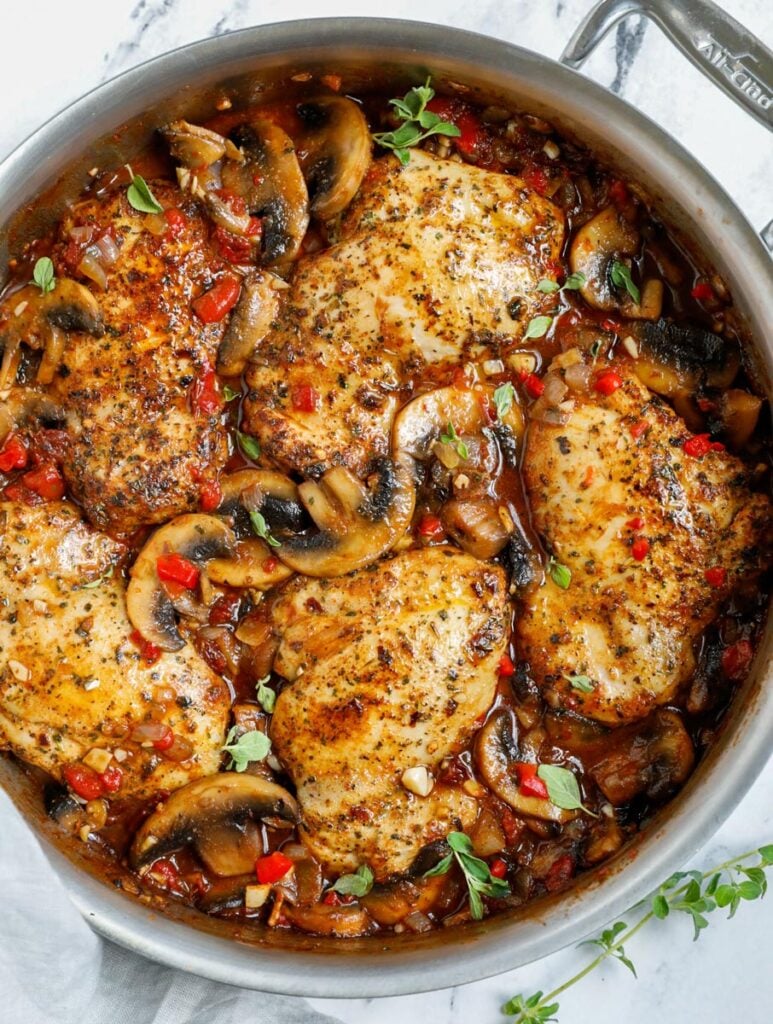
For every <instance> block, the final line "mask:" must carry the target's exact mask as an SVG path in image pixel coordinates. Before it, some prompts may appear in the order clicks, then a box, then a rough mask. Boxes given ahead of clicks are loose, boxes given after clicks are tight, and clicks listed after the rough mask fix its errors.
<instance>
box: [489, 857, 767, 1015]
mask: <svg viewBox="0 0 773 1024" xmlns="http://www.w3.org/2000/svg"><path fill="white" fill-rule="evenodd" d="M752 857H758V858H759V860H758V862H757V863H756V864H752V865H748V864H746V863H745V862H746V861H748V860H750V859H751V858H752ZM770 867H773V843H771V844H768V845H766V846H761V847H760V848H759V849H757V850H749V851H748V852H746V853H742V854H739V855H738V856H737V857H733V858H732V859H731V860H726V861H724V863H722V864H718V865H717V866H716V867H714V868H711V869H710V870H709V871H704V872H700V871H677V872H676V873H675V874H673V875H671V877H670V878H667V879H666V881H665V882H663V884H662V885H661V886H660V887H659V888H658V889H657V890H656V891H655V892H654V893H652V894H651V895H650V896H648V897H647V898H646V899H645V900H643V901H642V902H641V903H639V904H637V906H636V907H633V908H632V910H637V909H639V910H641V909H643V908H647V909H646V910H645V911H644V913H643V914H642V916H641V917H640V918H639V920H638V921H637V922H636V923H635V924H633V925H628V924H627V923H626V922H625V921H618V922H616V923H615V924H614V925H612V926H611V927H610V928H606V929H605V930H604V931H603V932H602V933H601V935H600V936H599V937H598V938H597V939H589V940H587V941H586V942H583V943H581V945H583V946H584V945H592V946H596V947H598V948H599V949H600V950H601V952H600V953H598V954H597V956H595V957H594V958H593V960H591V961H590V962H589V963H587V964H586V965H585V966H584V967H583V968H582V970H580V971H578V972H577V973H576V974H573V975H572V977H571V978H569V979H567V981H565V982H564V983H563V984H562V985H558V986H557V987H556V988H554V989H552V990H551V991H550V992H546V993H543V992H535V993H533V994H532V995H530V996H524V995H517V996H513V998H512V999H509V1000H508V1001H507V1002H506V1003H505V1004H504V1006H503V1007H502V1013H504V1014H505V1015H506V1016H508V1017H513V1018H514V1020H513V1021H512V1022H511V1024H549V1022H551V1021H557V1020H558V1017H557V1016H556V1014H557V1013H558V1010H559V1003H558V1002H556V1000H557V998H558V996H560V995H562V994H563V993H564V992H566V990H567V989H568V988H571V987H572V986H573V985H576V984H577V982H579V981H582V979H583V978H584V977H586V975H588V974H590V973H591V971H594V970H595V969H596V968H597V967H599V966H600V965H601V964H603V963H604V961H605V960H608V959H610V958H612V959H614V960H619V961H620V963H622V964H623V965H624V966H625V967H627V968H628V970H629V971H631V972H632V974H633V975H634V977H635V976H636V968H635V967H634V964H633V961H632V960H631V959H630V958H629V956H628V954H627V953H626V951H625V946H626V944H627V943H629V942H630V941H631V939H632V938H633V937H634V935H636V933H637V932H638V931H640V930H641V929H642V928H643V927H644V926H645V925H646V924H648V923H649V922H650V921H652V920H653V919H654V920H658V921H662V920H664V919H665V918H666V917H668V915H669V914H670V913H672V912H676V913H682V914H686V915H687V916H688V917H689V918H690V919H691V921H692V924H693V930H694V931H693V941H694V940H695V939H697V938H698V937H699V936H700V933H701V932H702V931H703V929H704V928H707V927H708V925H709V919H708V917H707V915H708V914H711V913H712V912H713V911H715V910H717V909H724V908H725V907H728V908H729V914H728V917H733V915H734V914H735V912H736V911H737V910H738V908H739V906H740V905H741V903H742V901H744V900H746V901H752V900H758V899H761V898H762V897H763V896H764V895H765V892H766V891H767V887H768V880H767V878H766V876H765V872H766V871H767V869H768V868H770Z"/></svg>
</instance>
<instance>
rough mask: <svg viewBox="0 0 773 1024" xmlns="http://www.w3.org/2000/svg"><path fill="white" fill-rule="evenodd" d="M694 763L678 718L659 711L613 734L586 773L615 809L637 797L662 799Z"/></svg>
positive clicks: (685, 731) (682, 726) (672, 713)
mask: <svg viewBox="0 0 773 1024" xmlns="http://www.w3.org/2000/svg"><path fill="white" fill-rule="evenodd" d="M694 763H695V751H694V749H693V745H692V740H691V739H690V737H689V735H688V733H687V730H686V729H685V727H684V724H683V722H682V719H681V717H680V716H679V715H678V714H677V713H676V712H675V711H668V710H660V711H656V712H654V713H653V714H652V715H649V716H648V717H647V718H645V719H644V720H643V721H641V722H634V723H633V724H632V725H629V726H625V727H624V728H622V729H616V730H614V731H613V732H612V733H611V735H608V736H607V737H606V738H605V742H604V744H603V747H602V749H601V753H600V756H597V757H596V758H593V760H592V763H589V769H588V770H589V772H590V776H591V778H592V779H593V781H594V782H595V783H596V785H597V786H598V787H599V789H600V790H601V792H602V793H603V794H604V796H605V797H606V798H607V800H609V802H610V803H611V804H614V805H615V806H616V807H617V806H619V805H621V804H626V803H628V802H629V801H630V800H633V798H634V797H635V796H638V795H639V794H640V793H644V794H646V796H648V797H649V798H650V799H651V800H659V799H662V798H663V797H665V796H667V795H668V794H669V793H671V792H673V790H674V789H676V787H677V786H679V785H681V784H682V783H683V782H684V780H685V779H686V778H687V776H688V775H689V774H690V772H691V771H692V766H693V764H694Z"/></svg>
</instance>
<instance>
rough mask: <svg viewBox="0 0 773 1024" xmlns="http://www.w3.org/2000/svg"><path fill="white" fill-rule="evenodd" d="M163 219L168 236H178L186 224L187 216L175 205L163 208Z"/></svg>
mask: <svg viewBox="0 0 773 1024" xmlns="http://www.w3.org/2000/svg"><path fill="white" fill-rule="evenodd" d="M164 220H165V221H166V223H167V225H168V227H167V229H166V233H167V234H168V235H169V237H170V238H179V237H180V235H181V234H182V233H183V231H185V229H186V227H187V226H188V218H187V217H186V216H185V214H184V213H183V212H182V210H178V209H177V207H176V206H173V207H171V208H170V209H168V210H164Z"/></svg>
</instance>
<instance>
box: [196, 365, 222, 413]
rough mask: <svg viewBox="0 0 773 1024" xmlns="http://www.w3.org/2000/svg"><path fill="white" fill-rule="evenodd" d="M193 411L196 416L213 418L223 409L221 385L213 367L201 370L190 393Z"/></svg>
mask: <svg viewBox="0 0 773 1024" xmlns="http://www.w3.org/2000/svg"><path fill="white" fill-rule="evenodd" d="M189 397H190V403H191V409H192V410H193V412H194V414H195V415H197V416H198V415H201V416H212V415H214V414H215V413H218V412H220V410H221V409H222V408H223V397H222V395H221V394H220V383H219V381H218V379H217V375H216V373H215V371H214V370H213V369H212V367H211V366H207V367H206V368H205V369H203V370H201V372H200V373H199V375H198V377H197V378H196V380H194V382H193V383H192V384H191V387H190V391H189Z"/></svg>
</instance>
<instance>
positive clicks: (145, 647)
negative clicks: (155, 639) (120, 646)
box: [129, 629, 161, 665]
mask: <svg viewBox="0 0 773 1024" xmlns="http://www.w3.org/2000/svg"><path fill="white" fill-rule="evenodd" d="M129 639H130V640H131V642H132V643H133V644H134V646H135V647H138V648H139V651H140V657H141V658H142V660H143V661H144V662H145V664H146V665H155V663H156V662H157V661H158V659H159V658H160V657H161V648H160V647H156V645H155V644H154V643H151V642H150V640H146V639H145V637H144V636H143V635H142V633H140V631H139V630H138V629H135V630H134V631H133V632H132V633H130V634H129Z"/></svg>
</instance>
